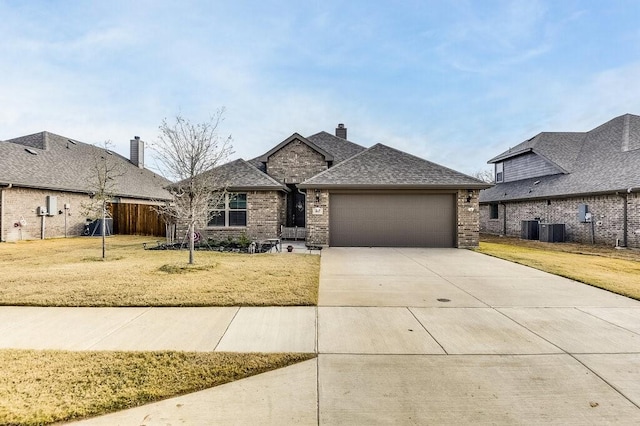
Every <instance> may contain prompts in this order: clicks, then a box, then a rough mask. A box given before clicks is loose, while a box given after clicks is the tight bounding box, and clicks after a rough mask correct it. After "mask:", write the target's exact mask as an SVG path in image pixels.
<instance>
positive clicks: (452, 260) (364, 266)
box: [318, 248, 640, 424]
mask: <svg viewBox="0 0 640 426" xmlns="http://www.w3.org/2000/svg"><path fill="white" fill-rule="evenodd" d="M318 352H319V356H318V381H319V386H318V404H319V420H320V421H319V423H320V424H370V423H396V424H467V423H491V424H530V423H556V424H606V423H618V424H639V423H640V409H639V408H638V405H640V302H637V301H634V300H631V299H628V298H625V297H622V296H618V295H614V294H612V293H609V292H606V291H603V290H599V289H596V288H593V287H590V286H587V285H583V284H579V283H576V282H573V281H571V280H567V279H563V278H560V277H556V276H553V275H549V274H546V273H543V272H540V271H537V270H534V269H531V268H527V267H524V266H520V265H516V264H513V263H510V262H506V261H503V260H499V259H495V258H492V257H488V256H485V255H481V254H478V253H475V252H471V251H467V250H448V249H442V250H439V249H382V248H332V249H329V250H327V251H326V252H325V253H323V254H322V268H321V285H320V301H319V307H318Z"/></svg>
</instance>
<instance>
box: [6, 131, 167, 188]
mask: <svg viewBox="0 0 640 426" xmlns="http://www.w3.org/2000/svg"><path fill="white" fill-rule="evenodd" d="M104 155H110V156H112V157H113V158H114V159H115V160H116V161H117V164H119V165H120V166H119V170H118V174H121V175H120V176H117V177H116V178H115V179H116V192H117V196H120V197H130V198H142V199H149V200H154V199H157V200H167V199H170V194H169V193H168V192H167V191H166V190H165V189H164V187H165V186H166V185H168V184H169V183H170V182H169V181H168V180H167V179H165V178H163V177H161V176H159V175H157V174H155V173H153V172H152V171H150V170H148V169H140V168H138V167H137V166H135V165H133V164H132V163H131V162H129V160H128V159H127V158H125V157H123V156H121V155H119V154H117V153H114V152H112V153H110V154H109V153H107V152H106V151H105V150H104V149H103V148H99V147H97V146H94V145H89V144H86V143H82V142H79V141H76V140H73V139H69V138H67V137H64V136H59V135H56V134H53V133H49V132H40V133H36V134H33V135H28V136H23V137H20V138H16V139H11V140H8V141H5V142H0V183H10V184H13V185H15V186H23V187H29V188H43V189H52V190H61V191H72V192H91V191H92V190H93V189H92V184H91V182H92V181H95V179H94V176H95V172H94V170H95V169H94V164H95V161H96V159H97V158H100V157H101V156H104Z"/></svg>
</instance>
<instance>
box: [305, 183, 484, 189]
mask: <svg viewBox="0 0 640 426" xmlns="http://www.w3.org/2000/svg"><path fill="white" fill-rule="evenodd" d="M492 186H494V185H493V184H488V183H470V184H468V185H424V184H391V185H376V184H346V185H345V184H314V183H301V184H299V185H298V188H302V189H345V190H354V189H357V190H360V189H362V190H396V189H411V190H413V189H428V190H438V189H442V190H459V189H463V190H466V189H487V188H491V187H492Z"/></svg>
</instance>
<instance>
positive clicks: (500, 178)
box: [496, 163, 504, 183]
mask: <svg viewBox="0 0 640 426" xmlns="http://www.w3.org/2000/svg"><path fill="white" fill-rule="evenodd" d="M498 182H504V166H503V163H496V183H498Z"/></svg>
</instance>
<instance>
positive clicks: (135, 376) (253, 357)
mask: <svg viewBox="0 0 640 426" xmlns="http://www.w3.org/2000/svg"><path fill="white" fill-rule="evenodd" d="M314 357H315V355H314V354H259V353H253V354H238V353H221V352H205V353H193V352H66V351H31V350H0V365H2V374H0V424H3V425H43V424H48V423H53V422H61V421H68V420H73V419H78V418H82V417H89V416H96V415H101V414H105V413H109V412H113V411H117V410H122V409H125V408H130V407H135V406H138V405H141V404H145V403H148V402H152V401H157V400H161V399H165V398H168V397H171V396H176V395H181V394H185V393H189V392H195V391H198V390H202V389H206V388H209V387H212V386H216V385H220V384H223V383H227V382H231V381H234V380H238V379H242V378H244V377H248V376H251V375H254V374H259V373H263V372H266V371H269V370H273V369H276V368H281V367H285V366H288V365H291V364H294V363H297V362H301V361H304V360H307V359H311V358H314ZM293 385H295V384H292V386H293Z"/></svg>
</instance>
